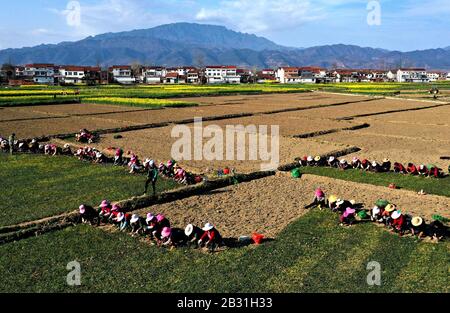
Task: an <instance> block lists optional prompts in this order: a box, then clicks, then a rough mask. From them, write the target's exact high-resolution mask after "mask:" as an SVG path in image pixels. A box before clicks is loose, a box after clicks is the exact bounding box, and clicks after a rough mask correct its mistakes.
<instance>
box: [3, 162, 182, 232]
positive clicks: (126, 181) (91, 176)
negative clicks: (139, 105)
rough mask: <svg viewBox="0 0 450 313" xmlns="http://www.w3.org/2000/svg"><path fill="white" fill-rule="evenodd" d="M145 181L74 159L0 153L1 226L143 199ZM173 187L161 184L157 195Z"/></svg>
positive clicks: (171, 183) (104, 166)
mask: <svg viewBox="0 0 450 313" xmlns="http://www.w3.org/2000/svg"><path fill="white" fill-rule="evenodd" d="M144 182H145V177H144V176H137V175H130V174H129V173H128V172H127V170H126V169H124V168H122V167H113V166H109V165H108V166H107V165H92V164H90V163H87V162H81V161H79V160H77V159H76V158H74V157H49V156H43V155H14V156H12V157H11V156H9V155H6V154H3V153H0V185H1V192H0V203H1V209H0V226H7V225H13V224H16V223H21V222H24V221H33V220H36V219H39V218H43V217H48V216H53V215H56V214H59V213H63V212H67V211H72V210H75V209H77V208H78V206H79V205H80V204H81V203H87V204H92V205H98V204H99V203H100V202H101V201H102V200H103V199H108V200H110V201H118V200H123V199H127V198H130V197H132V196H135V195H141V194H142V192H143V190H144ZM175 186H177V185H176V184H175V183H174V182H172V181H168V180H163V179H160V180H159V181H158V186H157V188H158V191H162V190H167V189H172V188H174V187H175Z"/></svg>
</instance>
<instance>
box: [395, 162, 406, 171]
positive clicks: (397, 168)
mask: <svg viewBox="0 0 450 313" xmlns="http://www.w3.org/2000/svg"><path fill="white" fill-rule="evenodd" d="M394 173H399V174H407V173H408V172H407V171H406V168H405V167H404V166H403V164H401V163H398V162H395V163H394Z"/></svg>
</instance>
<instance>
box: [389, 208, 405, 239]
mask: <svg viewBox="0 0 450 313" xmlns="http://www.w3.org/2000/svg"><path fill="white" fill-rule="evenodd" d="M405 226H406V219H405V216H404V215H403V214H402V212H400V211H399V210H396V211H394V212H392V215H391V227H392V230H393V231H395V232H397V233H399V235H400V236H401V235H403V233H404V231H405Z"/></svg>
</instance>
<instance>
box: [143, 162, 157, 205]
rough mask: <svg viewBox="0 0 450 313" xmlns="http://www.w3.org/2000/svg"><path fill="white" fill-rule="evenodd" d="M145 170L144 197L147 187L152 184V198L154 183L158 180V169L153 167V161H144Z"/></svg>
mask: <svg viewBox="0 0 450 313" xmlns="http://www.w3.org/2000/svg"><path fill="white" fill-rule="evenodd" d="M144 167H145V170H146V171H147V180H146V181H145V189H144V195H145V194H147V191H148V185H149V184H150V183H152V188H153V197H155V196H156V181H157V180H158V169H157V168H156V166H155V161H153V160H149V159H147V160H145V162H144Z"/></svg>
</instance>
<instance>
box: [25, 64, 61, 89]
mask: <svg viewBox="0 0 450 313" xmlns="http://www.w3.org/2000/svg"><path fill="white" fill-rule="evenodd" d="M23 75H24V76H28V77H30V78H32V79H33V82H35V83H36V84H54V83H55V65H54V64H27V65H25V69H24V71H23Z"/></svg>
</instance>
